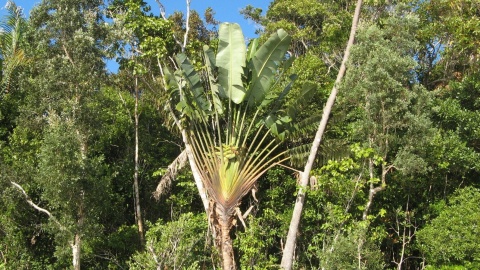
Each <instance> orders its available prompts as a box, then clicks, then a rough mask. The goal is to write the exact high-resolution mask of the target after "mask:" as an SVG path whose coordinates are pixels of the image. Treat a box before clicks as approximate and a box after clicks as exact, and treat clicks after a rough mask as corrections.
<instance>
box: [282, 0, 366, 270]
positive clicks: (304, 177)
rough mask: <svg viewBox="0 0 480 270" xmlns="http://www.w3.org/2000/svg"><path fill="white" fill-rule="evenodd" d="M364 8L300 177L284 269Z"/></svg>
mask: <svg viewBox="0 0 480 270" xmlns="http://www.w3.org/2000/svg"><path fill="white" fill-rule="evenodd" d="M361 6H362V0H358V1H357V6H356V8H355V14H354V16H353V21H352V28H351V30H350V37H349V39H348V43H347V48H346V49H345V54H344V55H343V60H342V65H341V66H340V70H339V72H338V75H337V79H336V80H335V84H334V86H333V89H332V92H331V93H330V96H329V98H328V100H327V103H326V104H325V108H324V110H323V115H322V120H321V121H320V124H319V126H318V130H317V133H316V134H315V139H314V141H313V144H312V148H311V149H310V155H309V157H308V160H307V163H306V164H305V169H304V171H303V173H301V175H300V177H301V178H300V190H299V191H298V194H297V200H296V202H295V207H294V209H293V214H292V219H291V221H290V227H289V229H288V234H287V240H286V243H285V248H284V250H283V257H282V262H281V267H282V268H283V269H292V265H293V254H294V251H295V244H296V241H297V231H298V226H299V224H300V218H301V216H302V211H303V205H304V203H305V189H306V188H307V185H308V180H309V176H310V171H311V169H312V166H313V163H314V161H315V156H316V155H317V151H318V147H319V146H320V143H321V141H322V137H323V133H324V132H325V128H326V126H327V122H328V117H329V115H330V112H331V110H332V107H333V104H334V103H335V98H336V96H337V92H338V86H339V84H340V82H341V80H342V79H343V76H344V74H345V70H346V63H347V60H348V57H349V55H350V48H351V47H352V45H353V41H354V39H355V33H356V31H357V25H358V21H359V18H360V9H361Z"/></svg>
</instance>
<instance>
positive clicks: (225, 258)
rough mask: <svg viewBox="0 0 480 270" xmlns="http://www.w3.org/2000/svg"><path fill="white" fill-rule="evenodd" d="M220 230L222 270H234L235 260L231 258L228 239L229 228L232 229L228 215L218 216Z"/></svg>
mask: <svg viewBox="0 0 480 270" xmlns="http://www.w3.org/2000/svg"><path fill="white" fill-rule="evenodd" d="M219 221H220V222H219V223H220V230H221V252H222V265H223V270H233V269H235V260H234V258H233V245H232V239H231V238H230V228H231V227H232V222H231V221H232V219H231V218H229V217H228V215H221V216H220V220H219Z"/></svg>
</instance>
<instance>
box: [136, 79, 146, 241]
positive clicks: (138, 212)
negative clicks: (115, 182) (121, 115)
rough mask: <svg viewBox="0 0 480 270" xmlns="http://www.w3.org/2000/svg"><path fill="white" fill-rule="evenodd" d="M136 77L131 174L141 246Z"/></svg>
mask: <svg viewBox="0 0 480 270" xmlns="http://www.w3.org/2000/svg"><path fill="white" fill-rule="evenodd" d="M138 94H139V93H138V78H137V77H135V112H134V115H135V172H134V174H133V190H134V193H135V220H136V221H137V226H138V236H139V237H140V243H141V244H142V246H143V245H144V244H145V234H144V229H143V220H142V209H141V208H140V191H139V188H138V171H139V169H140V166H139V163H138V162H139V161H138V120H139V117H140V116H139V114H138Z"/></svg>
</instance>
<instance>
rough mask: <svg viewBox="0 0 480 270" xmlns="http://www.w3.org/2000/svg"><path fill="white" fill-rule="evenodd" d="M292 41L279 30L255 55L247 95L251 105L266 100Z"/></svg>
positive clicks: (285, 33)
mask: <svg viewBox="0 0 480 270" xmlns="http://www.w3.org/2000/svg"><path fill="white" fill-rule="evenodd" d="M290 40H291V38H290V36H289V35H288V34H287V32H285V31H284V30H283V29H279V30H278V31H277V32H276V33H275V34H273V35H272V36H270V38H269V39H268V40H267V42H265V44H263V45H262V46H261V47H260V48H259V49H258V51H257V52H256V53H255V56H254V57H253V58H252V61H251V62H250V65H251V66H250V68H251V69H252V82H251V83H250V87H249V89H248V94H247V95H248V96H247V98H248V102H249V104H251V105H253V104H258V103H259V102H262V101H263V99H264V98H265V96H266V94H267V93H268V91H269V90H270V87H271V85H272V83H273V80H274V77H275V74H276V72H277V67H278V65H279V64H280V62H281V61H282V60H283V59H284V58H285V53H286V52H287V50H288V46H289V45H290Z"/></svg>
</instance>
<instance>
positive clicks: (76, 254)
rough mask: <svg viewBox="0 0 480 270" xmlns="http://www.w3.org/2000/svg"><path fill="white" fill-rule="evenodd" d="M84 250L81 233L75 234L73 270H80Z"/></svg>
mask: <svg viewBox="0 0 480 270" xmlns="http://www.w3.org/2000/svg"><path fill="white" fill-rule="evenodd" d="M81 248H82V238H81V237H80V234H79V233H76V234H75V237H74V240H73V243H72V257H73V269H75V270H80V255H81Z"/></svg>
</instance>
